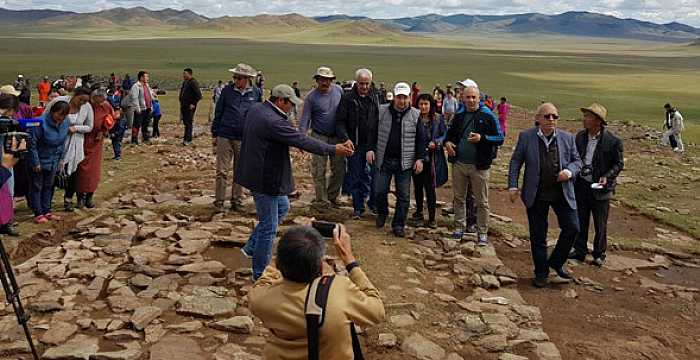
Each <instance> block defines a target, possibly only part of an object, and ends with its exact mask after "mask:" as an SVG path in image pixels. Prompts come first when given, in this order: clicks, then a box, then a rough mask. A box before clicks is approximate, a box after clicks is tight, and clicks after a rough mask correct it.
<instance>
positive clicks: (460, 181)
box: [445, 80, 503, 246]
mask: <svg viewBox="0 0 700 360" xmlns="http://www.w3.org/2000/svg"><path fill="white" fill-rule="evenodd" d="M465 83H466V85H465V88H464V90H463V91H462V93H461V94H462V95H461V97H462V99H461V100H462V103H464V105H465V109H464V111H462V112H459V113H458V114H457V115H456V116H455V118H454V119H453V120H452V124H451V125H450V128H449V129H448V130H447V137H446V138H445V148H446V149H447V153H448V154H449V155H450V157H451V161H452V162H453V165H452V188H453V189H452V190H453V192H454V205H455V232H454V234H453V238H455V239H458V240H461V239H462V237H463V236H464V230H465V228H466V217H467V212H466V196H467V189H468V188H469V187H471V188H472V189H473V192H474V195H475V196H476V204H477V209H476V219H477V220H476V223H477V232H478V244H479V245H481V246H485V245H487V244H488V220H489V169H490V168H491V163H492V161H493V159H494V157H495V155H496V151H497V149H498V146H500V145H502V144H503V134H502V133H501V130H500V128H499V125H498V118H496V116H495V115H494V114H493V113H492V112H491V110H489V108H487V107H486V106H484V105H483V104H481V103H480V102H479V97H480V91H479V87H478V85H477V84H476V82H474V81H472V80H468V81H466V80H465Z"/></svg>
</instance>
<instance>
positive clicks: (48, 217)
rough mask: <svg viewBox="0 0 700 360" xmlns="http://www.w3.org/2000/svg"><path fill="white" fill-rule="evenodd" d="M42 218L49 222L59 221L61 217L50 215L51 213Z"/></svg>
mask: <svg viewBox="0 0 700 360" xmlns="http://www.w3.org/2000/svg"><path fill="white" fill-rule="evenodd" d="M44 216H45V217H46V219H48V220H51V221H61V217H60V216H58V215H54V214H52V213H48V214H46V215H44Z"/></svg>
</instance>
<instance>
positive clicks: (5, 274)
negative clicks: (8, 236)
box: [0, 236, 39, 360]
mask: <svg viewBox="0 0 700 360" xmlns="http://www.w3.org/2000/svg"><path fill="white" fill-rule="evenodd" d="M0 282H2V288H3V290H5V296H6V297H7V303H8V304H12V307H13V308H14V310H15V315H17V322H18V323H19V324H20V325H22V327H23V328H24V335H25V336H26V337H27V342H28V343H29V348H30V349H31V350H32V357H34V360H39V355H37V353H36V348H35V347H34V341H33V340H32V334H31V332H30V331H29V325H27V323H28V322H29V315H28V314H27V313H26V312H24V308H23V307H22V301H21V300H20V298H19V286H17V280H16V279H15V273H14V272H13V271H12V264H10V259H9V258H8V257H7V252H6V251H5V245H3V243H2V236H0Z"/></svg>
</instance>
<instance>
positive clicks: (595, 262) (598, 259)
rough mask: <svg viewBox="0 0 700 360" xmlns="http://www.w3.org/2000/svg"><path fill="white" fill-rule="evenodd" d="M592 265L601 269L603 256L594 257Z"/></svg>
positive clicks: (603, 260)
mask: <svg viewBox="0 0 700 360" xmlns="http://www.w3.org/2000/svg"><path fill="white" fill-rule="evenodd" d="M593 265H595V266H598V267H602V266H603V265H605V255H602V256H598V257H594V258H593Z"/></svg>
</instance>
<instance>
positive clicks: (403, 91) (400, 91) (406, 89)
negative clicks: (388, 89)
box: [394, 82, 411, 96]
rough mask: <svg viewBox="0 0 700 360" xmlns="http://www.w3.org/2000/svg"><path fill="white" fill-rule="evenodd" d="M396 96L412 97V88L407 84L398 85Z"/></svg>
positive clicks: (395, 88) (395, 87)
mask: <svg viewBox="0 0 700 360" xmlns="http://www.w3.org/2000/svg"><path fill="white" fill-rule="evenodd" d="M394 95H395V96H399V95H406V96H411V86H410V85H408V84H407V83H405V82H400V83H397V84H396V85H395V86H394Z"/></svg>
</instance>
